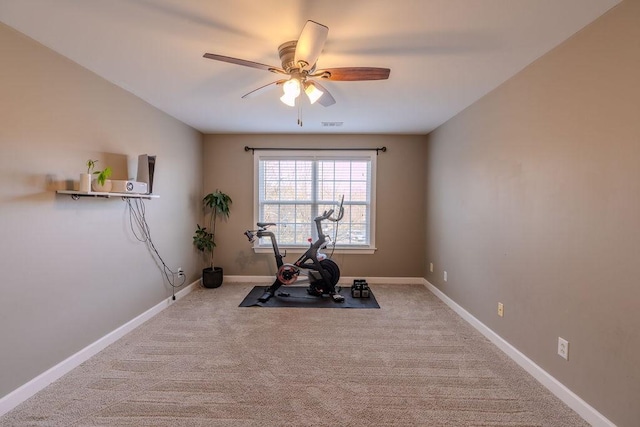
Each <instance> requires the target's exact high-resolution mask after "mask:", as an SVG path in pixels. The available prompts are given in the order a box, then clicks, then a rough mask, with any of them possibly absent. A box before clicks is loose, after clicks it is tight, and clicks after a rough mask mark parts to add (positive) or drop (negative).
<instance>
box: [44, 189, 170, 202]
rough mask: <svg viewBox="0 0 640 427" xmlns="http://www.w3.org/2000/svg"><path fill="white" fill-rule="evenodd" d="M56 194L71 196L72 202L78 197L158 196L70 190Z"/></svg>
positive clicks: (152, 196)
mask: <svg viewBox="0 0 640 427" xmlns="http://www.w3.org/2000/svg"><path fill="white" fill-rule="evenodd" d="M56 193H58V194H67V195H69V196H71V198H72V199H73V200H78V199H79V198H80V197H103V198H106V199H108V198H111V197H122V198H127V199H157V198H159V197H160V196H158V195H156V194H135V193H103V192H99V191H88V192H85V191H72V190H58V191H56Z"/></svg>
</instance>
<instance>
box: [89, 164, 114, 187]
mask: <svg viewBox="0 0 640 427" xmlns="http://www.w3.org/2000/svg"><path fill="white" fill-rule="evenodd" d="M96 162H97V160H93V165H94V166H95V164H96ZM87 164H89V162H87ZM93 174H94V175H98V176H97V177H96V179H94V180H93V181H92V182H91V188H92V189H93V191H98V192H102V193H108V192H109V191H111V180H110V179H109V178H110V177H111V168H110V167H109V166H107V167H106V168H104V169H103V170H101V171H94V172H93Z"/></svg>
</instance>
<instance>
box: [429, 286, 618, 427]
mask: <svg viewBox="0 0 640 427" xmlns="http://www.w3.org/2000/svg"><path fill="white" fill-rule="evenodd" d="M422 283H423V284H424V285H425V286H426V287H427V288H428V289H429V290H430V291H431V292H432V293H433V294H434V295H435V296H437V297H438V298H440V300H442V302H444V303H445V304H446V305H448V306H449V307H450V308H451V309H452V310H453V311H455V312H456V313H457V314H458V315H459V316H460V317H462V318H463V319H464V320H465V321H467V322H468V323H469V324H470V325H471V326H473V327H474V328H475V329H477V330H478V331H479V332H480V333H481V334H482V335H484V336H485V337H486V338H487V339H488V340H489V341H491V342H492V343H493V344H495V345H496V346H497V347H498V348H499V349H500V350H502V351H503V352H504V353H506V355H507V356H509V357H510V358H511V359H512V360H513V361H514V362H516V363H517V364H518V365H520V367H522V368H523V369H524V370H525V371H527V372H528V373H529V374H531V376H533V377H534V378H535V379H536V380H538V382H539V383H540V384H542V385H543V386H544V387H546V388H547V389H548V390H549V391H550V392H551V393H553V394H554V395H556V397H558V398H559V399H560V400H562V401H563V402H564V403H565V404H566V405H567V406H569V407H570V408H571V409H573V410H574V411H576V412H577V413H578V415H580V416H581V417H582V418H583V419H584V420H585V421H586V422H588V423H589V424H591V425H592V426H593V427H615V424H613V423H612V422H611V421H609V420H608V419H607V418H606V417H605V416H604V415H602V414H601V413H600V412H598V411H596V410H595V409H594V408H593V407H592V406H591V405H589V404H588V403H587V402H585V401H584V400H582V399H581V398H580V396H578V395H577V394H575V393H574V392H572V391H571V390H569V389H568V388H567V387H566V386H565V385H564V384H562V383H561V382H560V381H558V380H557V379H555V378H554V377H552V376H551V375H550V374H549V373H548V372H547V371H545V370H544V369H542V368H541V367H540V366H538V365H536V364H535V363H534V362H533V361H532V360H531V359H529V358H528V357H527V356H525V355H524V354H523V353H521V352H520V351H519V350H518V349H517V348H515V347H514V346H512V345H511V344H509V343H508V342H507V341H505V340H504V339H503V338H502V337H500V335H498V334H496V333H495V332H493V331H492V330H491V329H490V328H489V327H488V326H486V325H485V324H484V323H482V322H481V321H479V320H478V319H476V318H475V317H474V316H473V315H471V313H469V312H468V311H467V310H465V309H464V308H462V307H461V306H459V305H458V304H457V303H456V302H455V301H453V300H452V299H451V298H449V297H448V296H447V295H445V294H444V293H443V292H442V291H441V290H440V289H438V288H436V287H435V286H434V285H432V284H431V283H429V281H427V280H426V279H422Z"/></svg>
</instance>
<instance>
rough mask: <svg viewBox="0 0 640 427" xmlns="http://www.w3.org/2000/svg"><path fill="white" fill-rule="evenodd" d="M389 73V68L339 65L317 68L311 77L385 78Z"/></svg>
mask: <svg viewBox="0 0 640 427" xmlns="http://www.w3.org/2000/svg"><path fill="white" fill-rule="evenodd" d="M389 73H391V70H390V69H389V68H375V67H339V68H325V69H322V70H317V71H316V72H314V73H313V74H312V77H320V78H323V79H327V80H334V81H358V80H386V79H388V78H389Z"/></svg>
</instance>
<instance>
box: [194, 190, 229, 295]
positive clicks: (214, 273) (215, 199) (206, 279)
mask: <svg viewBox="0 0 640 427" xmlns="http://www.w3.org/2000/svg"><path fill="white" fill-rule="evenodd" d="M202 202H203V203H204V208H205V211H206V210H209V218H208V221H209V228H208V229H207V227H200V224H198V228H197V229H196V232H195V234H194V236H193V244H194V245H195V246H196V248H198V250H199V251H201V252H203V253H205V252H208V253H209V254H210V258H209V267H207V268H205V269H203V270H202V285H203V286H204V287H205V288H217V287H219V286H220V285H222V279H223V270H222V267H216V266H214V264H213V250H214V249H215V247H216V241H215V236H216V222H217V220H218V216H220V217H222V218H229V208H230V206H231V203H232V200H231V197H229V196H228V195H227V194H225V193H223V192H222V191H220V190H216V191H214V192H213V193H209V194H207V195H206V196H204V198H203V199H202ZM205 221H206V219H205Z"/></svg>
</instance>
